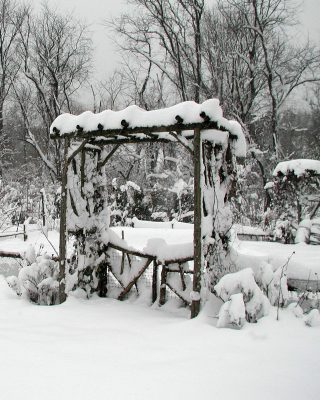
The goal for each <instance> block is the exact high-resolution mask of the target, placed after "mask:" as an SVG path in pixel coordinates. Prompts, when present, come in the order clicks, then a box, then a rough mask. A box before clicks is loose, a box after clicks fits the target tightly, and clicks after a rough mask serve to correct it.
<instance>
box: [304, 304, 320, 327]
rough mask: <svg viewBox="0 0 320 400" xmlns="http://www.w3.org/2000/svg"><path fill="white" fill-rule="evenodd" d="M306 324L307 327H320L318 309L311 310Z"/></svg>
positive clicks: (306, 318) (305, 321)
mask: <svg viewBox="0 0 320 400" xmlns="http://www.w3.org/2000/svg"><path fill="white" fill-rule="evenodd" d="M304 323H305V324H306V325H307V326H310V327H312V326H320V312H319V310H317V309H316V308H314V309H313V310H311V311H310V312H309V314H308V315H307V316H306V317H305V320H304Z"/></svg>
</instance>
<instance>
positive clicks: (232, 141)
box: [50, 99, 246, 317]
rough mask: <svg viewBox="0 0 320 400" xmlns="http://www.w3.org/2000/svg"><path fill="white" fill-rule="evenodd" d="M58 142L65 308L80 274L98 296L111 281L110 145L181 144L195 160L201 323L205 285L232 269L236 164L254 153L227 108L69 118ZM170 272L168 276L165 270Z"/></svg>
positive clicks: (57, 128)
mask: <svg viewBox="0 0 320 400" xmlns="http://www.w3.org/2000/svg"><path fill="white" fill-rule="evenodd" d="M50 135H51V137H52V138H53V139H58V140H63V141H64V159H63V167H62V188H61V213H60V216H61V218H60V267H59V268H60V272H59V277H58V281H59V290H60V302H62V301H64V300H65V297H66V290H65V284H66V276H67V275H68V274H69V271H75V270H77V269H78V270H79V271H80V278H81V279H83V280H84V281H85V283H86V285H87V286H88V285H89V286H90V287H91V289H90V291H91V290H96V288H97V287H98V286H99V284H100V286H101V281H103V280H104V275H105V273H101V276H102V278H101V279H100V283H99V282H95V277H96V276H97V275H96V272H97V271H98V270H100V271H107V270H108V264H107V260H106V258H105V246H106V244H105V243H103V240H102V236H103V235H104V233H106V235H108V230H109V215H108V206H107V204H106V193H105V187H106V180H105V170H104V167H105V165H106V163H107V161H108V160H109V159H110V157H111V156H112V154H113V153H114V151H111V152H110V153H107V152H106V151H105V147H104V146H105V145H110V144H117V145H120V144H121V143H143V142H165V143H169V142H176V143H179V144H181V145H182V146H184V147H185V148H186V149H187V151H189V152H190V153H191V154H192V156H193V160H194V255H193V257H194V274H193V283H192V289H193V290H192V292H193V294H194V295H193V296H192V299H191V315H192V317H195V316H196V315H197V314H198V312H199V310H200V301H201V295H200V292H201V286H204V285H205V286H208V287H212V286H213V285H214V284H215V283H216V281H217V280H218V279H219V277H220V276H221V275H223V274H225V273H226V272H228V271H229V268H230V260H229V255H228V252H229V248H228V246H229V244H228V243H229V239H230V228H231V225H232V216H231V211H230V209H229V206H228V198H229V191H230V189H231V186H232V184H233V181H234V177H235V165H234V164H235V159H236V157H244V156H245V154H246V143H245V138H244V135H243V132H242V129H241V127H240V125H239V124H238V123H237V122H235V121H228V120H226V119H225V118H223V116H222V110H221V108H220V106H219V101H218V100H216V99H210V100H207V101H205V102H204V103H202V104H197V103H195V102H190V101H189V102H184V103H181V104H178V105H176V106H173V107H170V108H166V109H163V110H154V111H144V110H141V109H140V108H139V107H137V106H130V107H128V108H126V109H125V110H122V111H119V112H114V111H110V110H107V111H104V112H102V113H100V114H92V113H90V112H85V113H83V114H81V115H79V116H73V115H70V114H63V115H60V116H59V117H58V118H57V119H56V120H55V121H54V122H53V124H52V126H51V128H50ZM69 233H72V234H73V235H74V236H75V237H76V242H75V253H74V256H73V257H72V258H71V265H68V264H67V262H66V237H67V235H68V234H69ZM171 261H172V260H171ZM180 261H181V260H180ZM151 262H152V259H151V258H149V259H148V261H147V262H146V264H145V265H144V266H143V268H145V269H146V268H147V267H148V265H147V263H151ZM180 264H181V263H180ZM143 268H142V270H143ZM142 270H140V273H141V274H142V273H143V271H142ZM141 271H142V272H141ZM163 271H164V272H163V274H164V275H165V271H166V270H165V268H164V269H163ZM137 279H139V277H138V278H137ZM89 282H90V283H89ZM135 283H136V280H132V281H131V283H130V285H131V286H130V285H128V286H126V290H124V292H125V291H126V293H127V292H128V291H129V290H130V289H131V287H132V286H133V285H135ZM169 284H170V283H169ZM169 284H168V283H167V284H166V285H164V286H168V285H169ZM124 294H125V293H124ZM124 294H123V295H124ZM120 297H123V296H120Z"/></svg>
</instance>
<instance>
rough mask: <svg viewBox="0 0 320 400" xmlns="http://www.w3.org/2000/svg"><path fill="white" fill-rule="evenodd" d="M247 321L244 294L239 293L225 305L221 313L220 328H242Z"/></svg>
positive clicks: (218, 324)
mask: <svg viewBox="0 0 320 400" xmlns="http://www.w3.org/2000/svg"><path fill="white" fill-rule="evenodd" d="M245 320H246V308H245V305H244V301H243V294H242V293H237V294H233V295H231V296H230V300H228V301H227V302H226V303H224V304H223V305H222V307H221V309H220V312H219V319H218V323H217V327H218V328H225V327H228V326H230V327H236V328H242V326H243V325H244V323H245Z"/></svg>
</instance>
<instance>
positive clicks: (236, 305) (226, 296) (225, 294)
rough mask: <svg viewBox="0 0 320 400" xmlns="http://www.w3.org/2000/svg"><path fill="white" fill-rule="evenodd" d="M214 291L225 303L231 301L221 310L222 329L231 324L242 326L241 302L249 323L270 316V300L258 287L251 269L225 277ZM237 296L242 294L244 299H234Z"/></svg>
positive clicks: (219, 323) (220, 322) (219, 324)
mask: <svg viewBox="0 0 320 400" xmlns="http://www.w3.org/2000/svg"><path fill="white" fill-rule="evenodd" d="M214 291H215V293H216V294H217V296H218V297H220V298H221V299H222V300H223V301H225V302H229V301H230V303H229V304H228V305H224V306H223V308H222V309H221V310H220V313H219V321H218V326H220V327H223V326H228V324H229V323H231V324H236V325H237V326H241V323H242V322H243V307H242V303H241V301H242V302H243V306H244V309H245V313H244V315H245V319H246V320H247V321H248V322H257V320H258V319H259V318H261V317H263V316H265V315H267V314H268V310H269V307H270V303H269V300H268V299H267V297H266V296H265V295H264V294H263V292H262V291H261V289H260V288H259V286H258V285H257V283H256V281H255V279H254V274H253V271H252V269H251V268H246V269H243V270H241V271H238V272H235V273H232V274H227V275H225V276H223V277H222V278H221V279H220V281H219V282H218V284H217V285H215V287H214ZM235 294H241V295H242V297H241V296H237V297H235V298H232V296H233V295H235ZM226 314H227V315H226ZM237 321H238V323H237ZM224 322H225V323H224ZM239 324H240V325H239Z"/></svg>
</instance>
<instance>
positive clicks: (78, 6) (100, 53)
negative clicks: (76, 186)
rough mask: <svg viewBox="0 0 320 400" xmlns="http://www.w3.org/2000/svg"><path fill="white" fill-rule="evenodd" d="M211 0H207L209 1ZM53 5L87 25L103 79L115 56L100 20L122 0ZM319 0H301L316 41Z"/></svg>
mask: <svg viewBox="0 0 320 400" xmlns="http://www.w3.org/2000/svg"><path fill="white" fill-rule="evenodd" d="M211 1H214V0H209V1H208V2H211ZM32 2H33V4H34V5H35V7H38V6H39V5H40V4H41V1H40V0H32ZM48 3H49V4H50V5H51V4H52V5H56V7H57V8H58V9H59V10H60V11H64V12H72V13H74V14H75V16H77V17H78V18H79V17H80V18H81V19H83V20H85V21H86V23H87V24H89V25H90V30H91V32H92V39H93V43H94V46H95V52H94V65H95V76H96V77H97V78H98V79H103V78H105V77H107V75H108V74H109V73H110V72H111V71H112V70H113V68H114V67H115V66H116V64H117V57H116V54H115V51H114V47H113V44H112V41H111V40H110V39H109V38H108V36H107V30H106V28H105V27H104V26H103V20H104V19H107V18H110V17H111V16H116V15H118V14H120V13H121V11H124V10H125V9H126V0H48ZM319 18H320V0H304V1H303V13H302V22H303V28H302V29H301V32H300V34H303V35H305V34H307V32H308V31H309V32H310V37H311V38H312V39H313V40H317V41H318V43H320V28H319V26H320V25H319Z"/></svg>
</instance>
